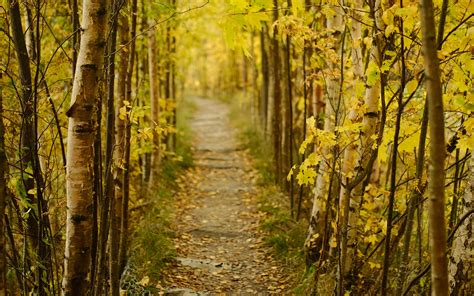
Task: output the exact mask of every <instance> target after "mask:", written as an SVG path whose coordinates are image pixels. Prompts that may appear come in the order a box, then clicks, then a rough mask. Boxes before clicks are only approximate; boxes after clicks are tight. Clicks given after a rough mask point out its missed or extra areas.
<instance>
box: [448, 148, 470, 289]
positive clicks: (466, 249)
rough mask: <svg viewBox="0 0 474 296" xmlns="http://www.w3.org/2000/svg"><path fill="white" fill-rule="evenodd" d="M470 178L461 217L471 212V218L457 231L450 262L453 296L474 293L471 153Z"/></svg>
mask: <svg viewBox="0 0 474 296" xmlns="http://www.w3.org/2000/svg"><path fill="white" fill-rule="evenodd" d="M469 172H470V175H471V176H470V178H469V180H468V184H467V186H466V189H465V192H464V196H463V197H462V204H463V205H464V207H463V211H462V214H461V217H462V216H464V215H466V214H468V213H469V212H471V214H470V216H469V217H468V218H467V219H466V220H465V221H464V222H463V224H462V225H461V226H460V227H459V229H458V230H457V233H456V236H455V237H454V242H453V246H452V249H451V256H450V262H449V275H450V286H451V295H468V294H469V293H472V291H474V282H473V280H472V275H473V272H474V270H473V262H472V258H473V255H474V239H473V225H474V215H473V214H472V210H473V209H474V200H473V195H474V153H473V151H471V159H470V165H469Z"/></svg>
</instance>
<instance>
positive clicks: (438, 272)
mask: <svg viewBox="0 0 474 296" xmlns="http://www.w3.org/2000/svg"><path fill="white" fill-rule="evenodd" d="M421 29H422V35H423V39H422V40H423V53H424V64H425V79H426V91H427V94H428V121H429V124H430V170H429V182H428V190H429V196H430V198H429V203H428V221H429V226H428V228H429V233H430V246H431V282H432V295H435V296H437V295H448V294H449V284H448V266H447V265H448V264H447V259H446V248H447V247H446V222H445V211H444V209H445V195H444V180H445V171H444V164H445V159H446V140H445V135H444V133H445V130H444V112H443V91H442V89H441V78H440V69H439V61H438V56H437V44H436V32H435V22H434V8H433V1H432V0H421Z"/></svg>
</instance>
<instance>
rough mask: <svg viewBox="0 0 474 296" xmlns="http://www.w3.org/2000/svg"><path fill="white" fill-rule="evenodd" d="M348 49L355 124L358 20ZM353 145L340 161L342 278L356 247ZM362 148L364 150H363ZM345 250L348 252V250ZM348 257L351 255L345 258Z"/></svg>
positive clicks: (358, 77) (358, 4)
mask: <svg viewBox="0 0 474 296" xmlns="http://www.w3.org/2000/svg"><path fill="white" fill-rule="evenodd" d="M362 6H363V3H362V1H361V0H357V1H355V3H354V8H355V12H354V18H355V19H360V16H359V13H357V10H360V9H362ZM351 36H352V44H353V46H352V48H351V56H352V70H353V73H354V83H353V85H352V92H353V93H355V95H354V96H353V99H352V100H351V99H349V100H348V104H347V105H346V108H347V110H349V111H348V112H349V116H348V120H349V121H350V122H351V123H356V122H358V121H359V120H360V119H359V118H360V117H359V114H358V113H357V108H354V106H356V107H358V106H360V105H362V104H363V98H362V97H361V96H358V91H357V89H358V84H359V83H361V82H362V81H364V70H363V65H362V64H363V60H362V48H361V43H362V32H361V24H360V22H358V21H354V22H352V32H351ZM353 133H354V132H347V137H348V138H349V141H352V138H354V137H353ZM357 148H358V146H357V143H356V142H355V141H354V142H351V143H349V144H348V145H347V147H346V149H345V151H344V159H343V164H342V171H341V172H342V183H341V188H340V197H339V202H340V209H341V211H340V212H341V213H342V214H341V220H342V225H341V246H340V248H341V265H342V267H341V271H342V277H343V278H346V277H347V276H348V273H349V271H350V270H351V267H352V260H353V258H352V253H353V252H354V250H353V248H356V247H357V246H356V244H355V238H356V235H357V231H356V229H357V228H356V225H357V218H358V215H357V213H358V206H359V204H360V200H353V199H351V194H350V192H351V191H350V188H349V187H348V184H349V183H350V181H351V180H352V178H351V176H353V175H354V173H355V172H354V168H355V167H356V163H357V161H358V153H357V152H358V151H357ZM364 149H365V147H364ZM348 249H349V250H348ZM348 254H351V255H348Z"/></svg>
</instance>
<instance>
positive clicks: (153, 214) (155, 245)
mask: <svg viewBox="0 0 474 296" xmlns="http://www.w3.org/2000/svg"><path fill="white" fill-rule="evenodd" d="M183 105H186V106H182V107H180V109H179V110H180V112H179V113H178V135H177V145H176V155H174V156H170V157H167V158H166V159H164V160H163V161H162V163H161V170H160V178H159V180H160V182H159V183H158V184H156V185H155V186H154V188H152V189H150V190H148V191H147V194H146V195H147V196H146V200H147V202H145V204H144V206H143V207H139V208H137V209H136V210H135V213H133V212H132V221H133V222H132V223H133V225H132V229H133V234H132V236H131V238H130V254H129V262H128V264H127V267H126V270H125V272H124V275H123V281H122V289H124V290H126V291H127V295H156V294H157V293H158V292H159V290H158V289H157V288H156V287H155V284H156V283H158V282H159V281H160V279H161V270H162V269H163V268H164V267H165V266H166V264H168V263H169V262H171V261H172V259H173V258H174V257H175V256H176V250H175V248H174V244H173V241H172V239H173V237H174V235H175V234H174V232H173V231H172V229H171V224H172V222H173V221H172V218H173V208H174V193H175V190H176V188H177V184H176V179H177V177H178V176H179V175H180V174H181V173H182V172H183V171H184V170H185V169H187V168H189V167H191V166H192V165H193V158H192V152H191V144H190V139H191V131H190V128H189V126H188V124H187V122H188V119H189V117H190V116H191V114H192V112H193V110H194V106H193V105H192V104H191V103H190V102H188V101H185V102H184V104H183Z"/></svg>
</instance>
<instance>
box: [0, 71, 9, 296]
mask: <svg viewBox="0 0 474 296" xmlns="http://www.w3.org/2000/svg"><path fill="white" fill-rule="evenodd" d="M2 76H3V74H2V73H1V72H0V83H1V82H2V81H3V77H2ZM0 85H2V84H0ZM7 171H8V162H7V155H6V153H5V126H4V124H3V89H2V87H1V86H0V296H6V295H7V267H8V266H7V258H6V249H5V246H6V232H5V229H6V227H5V223H4V221H5V217H6V216H5V206H6V202H7V179H6V174H7Z"/></svg>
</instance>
